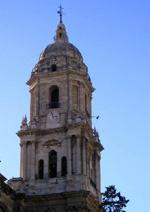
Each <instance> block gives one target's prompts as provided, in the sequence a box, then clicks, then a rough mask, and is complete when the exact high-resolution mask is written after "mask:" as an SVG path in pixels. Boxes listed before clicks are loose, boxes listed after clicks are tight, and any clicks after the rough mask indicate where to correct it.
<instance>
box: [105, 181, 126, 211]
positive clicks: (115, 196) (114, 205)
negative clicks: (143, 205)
mask: <svg viewBox="0 0 150 212" xmlns="http://www.w3.org/2000/svg"><path fill="white" fill-rule="evenodd" d="M128 202H129V200H126V198H125V197H123V196H121V194H120V192H118V193H117V190H116V188H115V186H114V185H111V186H109V187H106V191H105V192H104V193H102V204H101V207H102V209H103V211H104V212H125V211H124V210H123V208H124V207H126V205H127V203H128Z"/></svg>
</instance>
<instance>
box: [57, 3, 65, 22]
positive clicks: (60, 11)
mask: <svg viewBox="0 0 150 212" xmlns="http://www.w3.org/2000/svg"><path fill="white" fill-rule="evenodd" d="M59 9H60V10H59V11H58V12H57V13H58V14H59V15H60V24H62V10H63V9H64V8H62V6H61V5H60V7H59Z"/></svg>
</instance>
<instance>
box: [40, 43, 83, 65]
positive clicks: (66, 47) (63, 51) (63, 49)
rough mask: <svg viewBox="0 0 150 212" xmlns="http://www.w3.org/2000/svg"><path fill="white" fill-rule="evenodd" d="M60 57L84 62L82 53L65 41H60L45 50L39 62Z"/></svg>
mask: <svg viewBox="0 0 150 212" xmlns="http://www.w3.org/2000/svg"><path fill="white" fill-rule="evenodd" d="M59 56H65V57H73V58H76V59H78V60H83V58H82V55H81V53H80V52H79V50H78V49H77V48H76V47H75V46H74V45H72V44H71V43H68V42H65V41H58V42H55V43H53V44H50V45H48V46H47V47H46V48H45V49H44V51H43V52H42V53H41V55H40V58H39V61H40V60H45V59H50V58H54V57H59Z"/></svg>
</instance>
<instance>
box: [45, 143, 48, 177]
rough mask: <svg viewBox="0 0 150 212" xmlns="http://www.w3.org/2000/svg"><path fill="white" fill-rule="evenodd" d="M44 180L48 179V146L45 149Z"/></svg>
mask: <svg viewBox="0 0 150 212" xmlns="http://www.w3.org/2000/svg"><path fill="white" fill-rule="evenodd" d="M44 148H45V149H44V179H48V157H49V153H48V149H47V146H45V147H44Z"/></svg>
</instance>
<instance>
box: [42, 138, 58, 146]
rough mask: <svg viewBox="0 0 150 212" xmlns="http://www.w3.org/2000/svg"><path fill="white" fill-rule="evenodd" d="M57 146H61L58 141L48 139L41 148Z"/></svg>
mask: <svg viewBox="0 0 150 212" xmlns="http://www.w3.org/2000/svg"><path fill="white" fill-rule="evenodd" d="M58 144H61V141H60V140H57V139H50V140H48V141H46V142H44V144H43V146H54V145H58Z"/></svg>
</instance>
